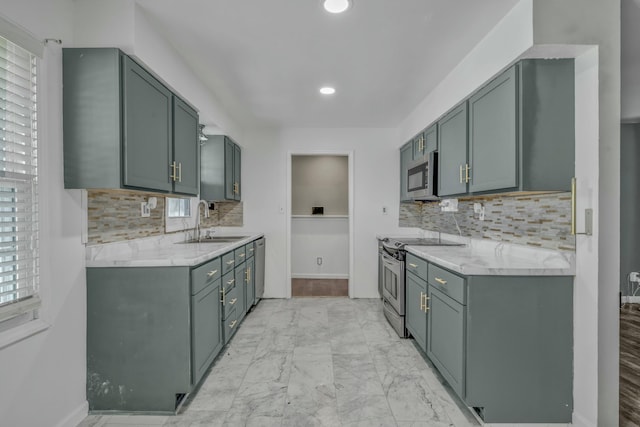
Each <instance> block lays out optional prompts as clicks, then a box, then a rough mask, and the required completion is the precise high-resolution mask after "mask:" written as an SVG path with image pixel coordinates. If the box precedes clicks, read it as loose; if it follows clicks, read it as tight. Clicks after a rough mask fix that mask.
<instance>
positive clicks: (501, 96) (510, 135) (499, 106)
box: [469, 67, 518, 193]
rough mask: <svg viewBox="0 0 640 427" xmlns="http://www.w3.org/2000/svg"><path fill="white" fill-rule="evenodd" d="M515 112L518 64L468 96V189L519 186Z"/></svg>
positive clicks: (479, 189) (494, 188)
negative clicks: (516, 67)
mask: <svg viewBox="0 0 640 427" xmlns="http://www.w3.org/2000/svg"><path fill="white" fill-rule="evenodd" d="M516 111H517V109H516V70H515V67H512V68H510V69H509V70H507V71H506V72H504V73H502V74H501V75H500V76H499V77H498V78H496V79H495V80H493V81H492V82H491V83H489V84H488V85H487V86H485V87H484V88H482V89H481V90H480V91H479V92H478V93H476V94H475V95H474V96H472V97H471V98H470V99H469V163H470V165H471V166H470V167H471V170H470V180H469V192H472V193H473V192H478V191H489V190H498V189H502V188H513V187H515V186H516V184H517V182H518V179H517V175H516V172H517V169H516V166H517V141H518V137H517V123H516V119H517V116H516Z"/></svg>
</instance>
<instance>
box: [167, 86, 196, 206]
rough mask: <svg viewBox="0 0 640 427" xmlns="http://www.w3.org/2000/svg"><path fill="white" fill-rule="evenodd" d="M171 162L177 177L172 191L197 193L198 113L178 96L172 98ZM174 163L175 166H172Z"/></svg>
mask: <svg viewBox="0 0 640 427" xmlns="http://www.w3.org/2000/svg"><path fill="white" fill-rule="evenodd" d="M173 123H174V125H173V163H172V164H171V167H172V169H173V168H175V169H176V173H175V174H174V176H175V175H176V174H177V178H176V179H175V180H173V191H174V193H183V194H198V189H199V186H200V174H199V171H200V167H199V166H200V143H199V140H198V113H197V112H196V111H195V110H194V109H193V108H191V107H190V106H189V105H188V104H187V103H186V102H184V101H182V100H181V99H180V98H177V97H174V98H173ZM174 165H175V166H174Z"/></svg>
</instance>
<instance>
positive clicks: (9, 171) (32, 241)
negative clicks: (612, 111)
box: [0, 37, 40, 329]
mask: <svg viewBox="0 0 640 427" xmlns="http://www.w3.org/2000/svg"><path fill="white" fill-rule="evenodd" d="M36 88H37V59H36V56H35V55H34V54H32V53H31V52H29V51H27V50H25V49H23V48H21V47H19V46H18V45H15V44H13V43H12V42H10V41H9V40H7V39H5V38H3V37H0V322H3V323H13V321H11V322H7V321H9V320H10V319H16V318H18V317H21V318H24V317H27V319H24V320H30V319H33V318H35V317H36V316H37V313H36V310H37V308H38V307H39V304H40V299H39V297H38V272H39V265H38V176H37V175H38V174H37V172H38V162H37V152H38V150H37V139H38V132H37V108H36V105H37V98H36V92H37V90H36ZM0 329H1V328H0Z"/></svg>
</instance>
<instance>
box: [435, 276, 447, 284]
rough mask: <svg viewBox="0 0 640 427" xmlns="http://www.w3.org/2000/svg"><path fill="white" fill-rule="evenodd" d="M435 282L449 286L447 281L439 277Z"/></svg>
mask: <svg viewBox="0 0 640 427" xmlns="http://www.w3.org/2000/svg"><path fill="white" fill-rule="evenodd" d="M434 280H435V281H436V282H438V283H440V284H441V285H446V284H447V281H446V280H444V279H441V278H439V277H436V278H435V279H434Z"/></svg>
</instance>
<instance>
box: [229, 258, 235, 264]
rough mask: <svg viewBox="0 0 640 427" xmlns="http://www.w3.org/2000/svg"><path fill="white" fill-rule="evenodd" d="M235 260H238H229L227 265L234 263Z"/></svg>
mask: <svg viewBox="0 0 640 427" xmlns="http://www.w3.org/2000/svg"><path fill="white" fill-rule="evenodd" d="M234 262H236V260H235V259H232V260H229V261H227V265H231V264H233V263H234Z"/></svg>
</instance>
